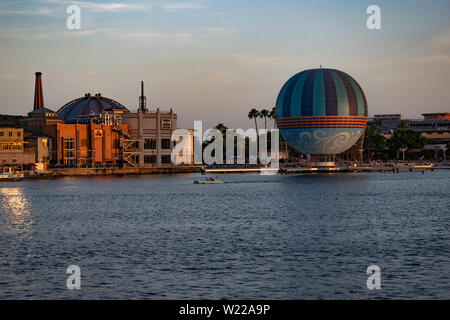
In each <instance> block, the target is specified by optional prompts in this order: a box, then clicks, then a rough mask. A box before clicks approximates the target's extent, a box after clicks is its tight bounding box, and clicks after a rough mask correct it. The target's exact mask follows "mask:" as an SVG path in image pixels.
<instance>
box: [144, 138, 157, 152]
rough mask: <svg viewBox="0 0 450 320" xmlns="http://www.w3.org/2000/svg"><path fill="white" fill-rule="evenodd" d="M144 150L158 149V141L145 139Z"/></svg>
mask: <svg viewBox="0 0 450 320" xmlns="http://www.w3.org/2000/svg"><path fill="white" fill-rule="evenodd" d="M144 149H152V150H155V149H156V139H145V142H144Z"/></svg>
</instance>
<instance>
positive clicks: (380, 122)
mask: <svg viewBox="0 0 450 320" xmlns="http://www.w3.org/2000/svg"><path fill="white" fill-rule="evenodd" d="M423 116H424V118H423V119H403V118H402V116H401V115H400V114H392V115H374V117H373V118H372V119H369V123H370V122H372V123H375V124H376V125H377V126H378V127H379V129H380V131H381V132H382V133H386V134H389V133H392V132H393V131H394V129H395V128H397V127H398V126H399V125H400V123H401V122H402V121H404V122H406V123H407V124H408V125H409V126H410V127H411V129H413V130H416V131H421V132H427V133H432V132H445V131H450V113H424V114H423Z"/></svg>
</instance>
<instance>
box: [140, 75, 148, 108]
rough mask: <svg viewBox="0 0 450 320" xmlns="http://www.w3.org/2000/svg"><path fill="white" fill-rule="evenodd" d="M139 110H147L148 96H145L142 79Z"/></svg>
mask: <svg viewBox="0 0 450 320" xmlns="http://www.w3.org/2000/svg"><path fill="white" fill-rule="evenodd" d="M139 110H140V111H141V112H144V113H145V112H147V111H148V110H147V98H146V97H145V96H144V81H141V96H140V97H139Z"/></svg>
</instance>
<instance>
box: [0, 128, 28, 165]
mask: <svg viewBox="0 0 450 320" xmlns="http://www.w3.org/2000/svg"><path fill="white" fill-rule="evenodd" d="M23 134H24V131H23V129H21V128H0V167H5V166H6V167H15V166H18V167H22V168H23V167H24V166H27V167H29V166H30V165H32V164H34V159H35V158H34V150H33V149H30V148H25V147H24V144H25V141H24V138H23Z"/></svg>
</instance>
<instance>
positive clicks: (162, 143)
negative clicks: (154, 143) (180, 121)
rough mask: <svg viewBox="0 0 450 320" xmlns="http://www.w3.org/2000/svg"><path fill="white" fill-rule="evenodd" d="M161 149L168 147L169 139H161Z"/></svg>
mask: <svg viewBox="0 0 450 320" xmlns="http://www.w3.org/2000/svg"><path fill="white" fill-rule="evenodd" d="M161 149H170V139H161Z"/></svg>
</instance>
